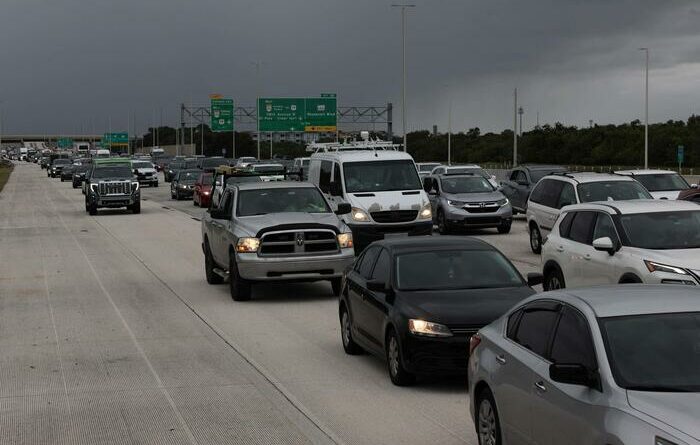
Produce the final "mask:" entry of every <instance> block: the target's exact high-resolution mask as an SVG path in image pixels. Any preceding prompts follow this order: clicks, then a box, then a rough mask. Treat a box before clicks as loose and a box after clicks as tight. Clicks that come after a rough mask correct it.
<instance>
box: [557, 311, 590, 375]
mask: <svg viewBox="0 0 700 445" xmlns="http://www.w3.org/2000/svg"><path fill="white" fill-rule="evenodd" d="M550 359H551V361H552V362H553V363H565V364H576V365H584V366H585V367H586V368H588V369H597V368H598V365H597V360H596V358H595V349H594V347H593V340H592V338H591V331H590V329H589V328H588V323H587V322H586V319H585V317H584V316H583V315H581V313H579V312H578V311H577V310H575V309H573V308H570V307H564V308H563V309H562V312H561V318H559V324H558V325H557V330H556V332H555V333H554V340H553V341H552V352H551V353H550Z"/></svg>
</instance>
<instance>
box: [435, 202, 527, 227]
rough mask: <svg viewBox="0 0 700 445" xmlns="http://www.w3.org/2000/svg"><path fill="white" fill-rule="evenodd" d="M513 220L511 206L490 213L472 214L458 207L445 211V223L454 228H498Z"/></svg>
mask: <svg viewBox="0 0 700 445" xmlns="http://www.w3.org/2000/svg"><path fill="white" fill-rule="evenodd" d="M512 220H513V209H512V208H511V206H510V205H506V206H503V207H501V208H499V209H498V210H497V211H495V212H488V213H471V212H467V211H466V210H463V209H459V208H456V207H452V208H449V209H446V210H445V221H446V222H447V224H449V225H450V226H452V227H465V228H466V227H473V228H479V227H497V226H500V225H501V224H504V223H508V222H511V221H512Z"/></svg>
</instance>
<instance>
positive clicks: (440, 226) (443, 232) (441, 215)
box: [437, 210, 450, 235]
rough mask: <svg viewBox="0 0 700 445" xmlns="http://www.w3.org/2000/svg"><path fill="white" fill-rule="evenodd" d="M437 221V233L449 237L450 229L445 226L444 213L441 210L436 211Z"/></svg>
mask: <svg viewBox="0 0 700 445" xmlns="http://www.w3.org/2000/svg"><path fill="white" fill-rule="evenodd" d="M437 220H438V232H440V235H449V234H450V229H449V227H448V226H447V218H445V213H444V212H443V211H442V210H438V214H437Z"/></svg>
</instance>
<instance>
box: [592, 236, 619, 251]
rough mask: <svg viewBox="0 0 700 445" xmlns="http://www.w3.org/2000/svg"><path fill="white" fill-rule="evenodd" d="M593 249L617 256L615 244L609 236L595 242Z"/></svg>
mask: <svg viewBox="0 0 700 445" xmlns="http://www.w3.org/2000/svg"><path fill="white" fill-rule="evenodd" d="M593 248H594V249H595V250H600V251H601V252H608V254H610V255H611V256H612V255H615V243H613V241H612V240H611V239H610V237H608V236H604V237H602V238H597V239H595V240H593Z"/></svg>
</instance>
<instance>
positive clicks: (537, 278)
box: [527, 272, 544, 286]
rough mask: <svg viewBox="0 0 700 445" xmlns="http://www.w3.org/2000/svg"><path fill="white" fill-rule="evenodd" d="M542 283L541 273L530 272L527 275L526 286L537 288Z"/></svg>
mask: <svg viewBox="0 0 700 445" xmlns="http://www.w3.org/2000/svg"><path fill="white" fill-rule="evenodd" d="M543 282H544V277H543V276H542V274H541V273H539V272H530V273H528V274H527V285H528V286H537V285H538V284H542V283H543Z"/></svg>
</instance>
